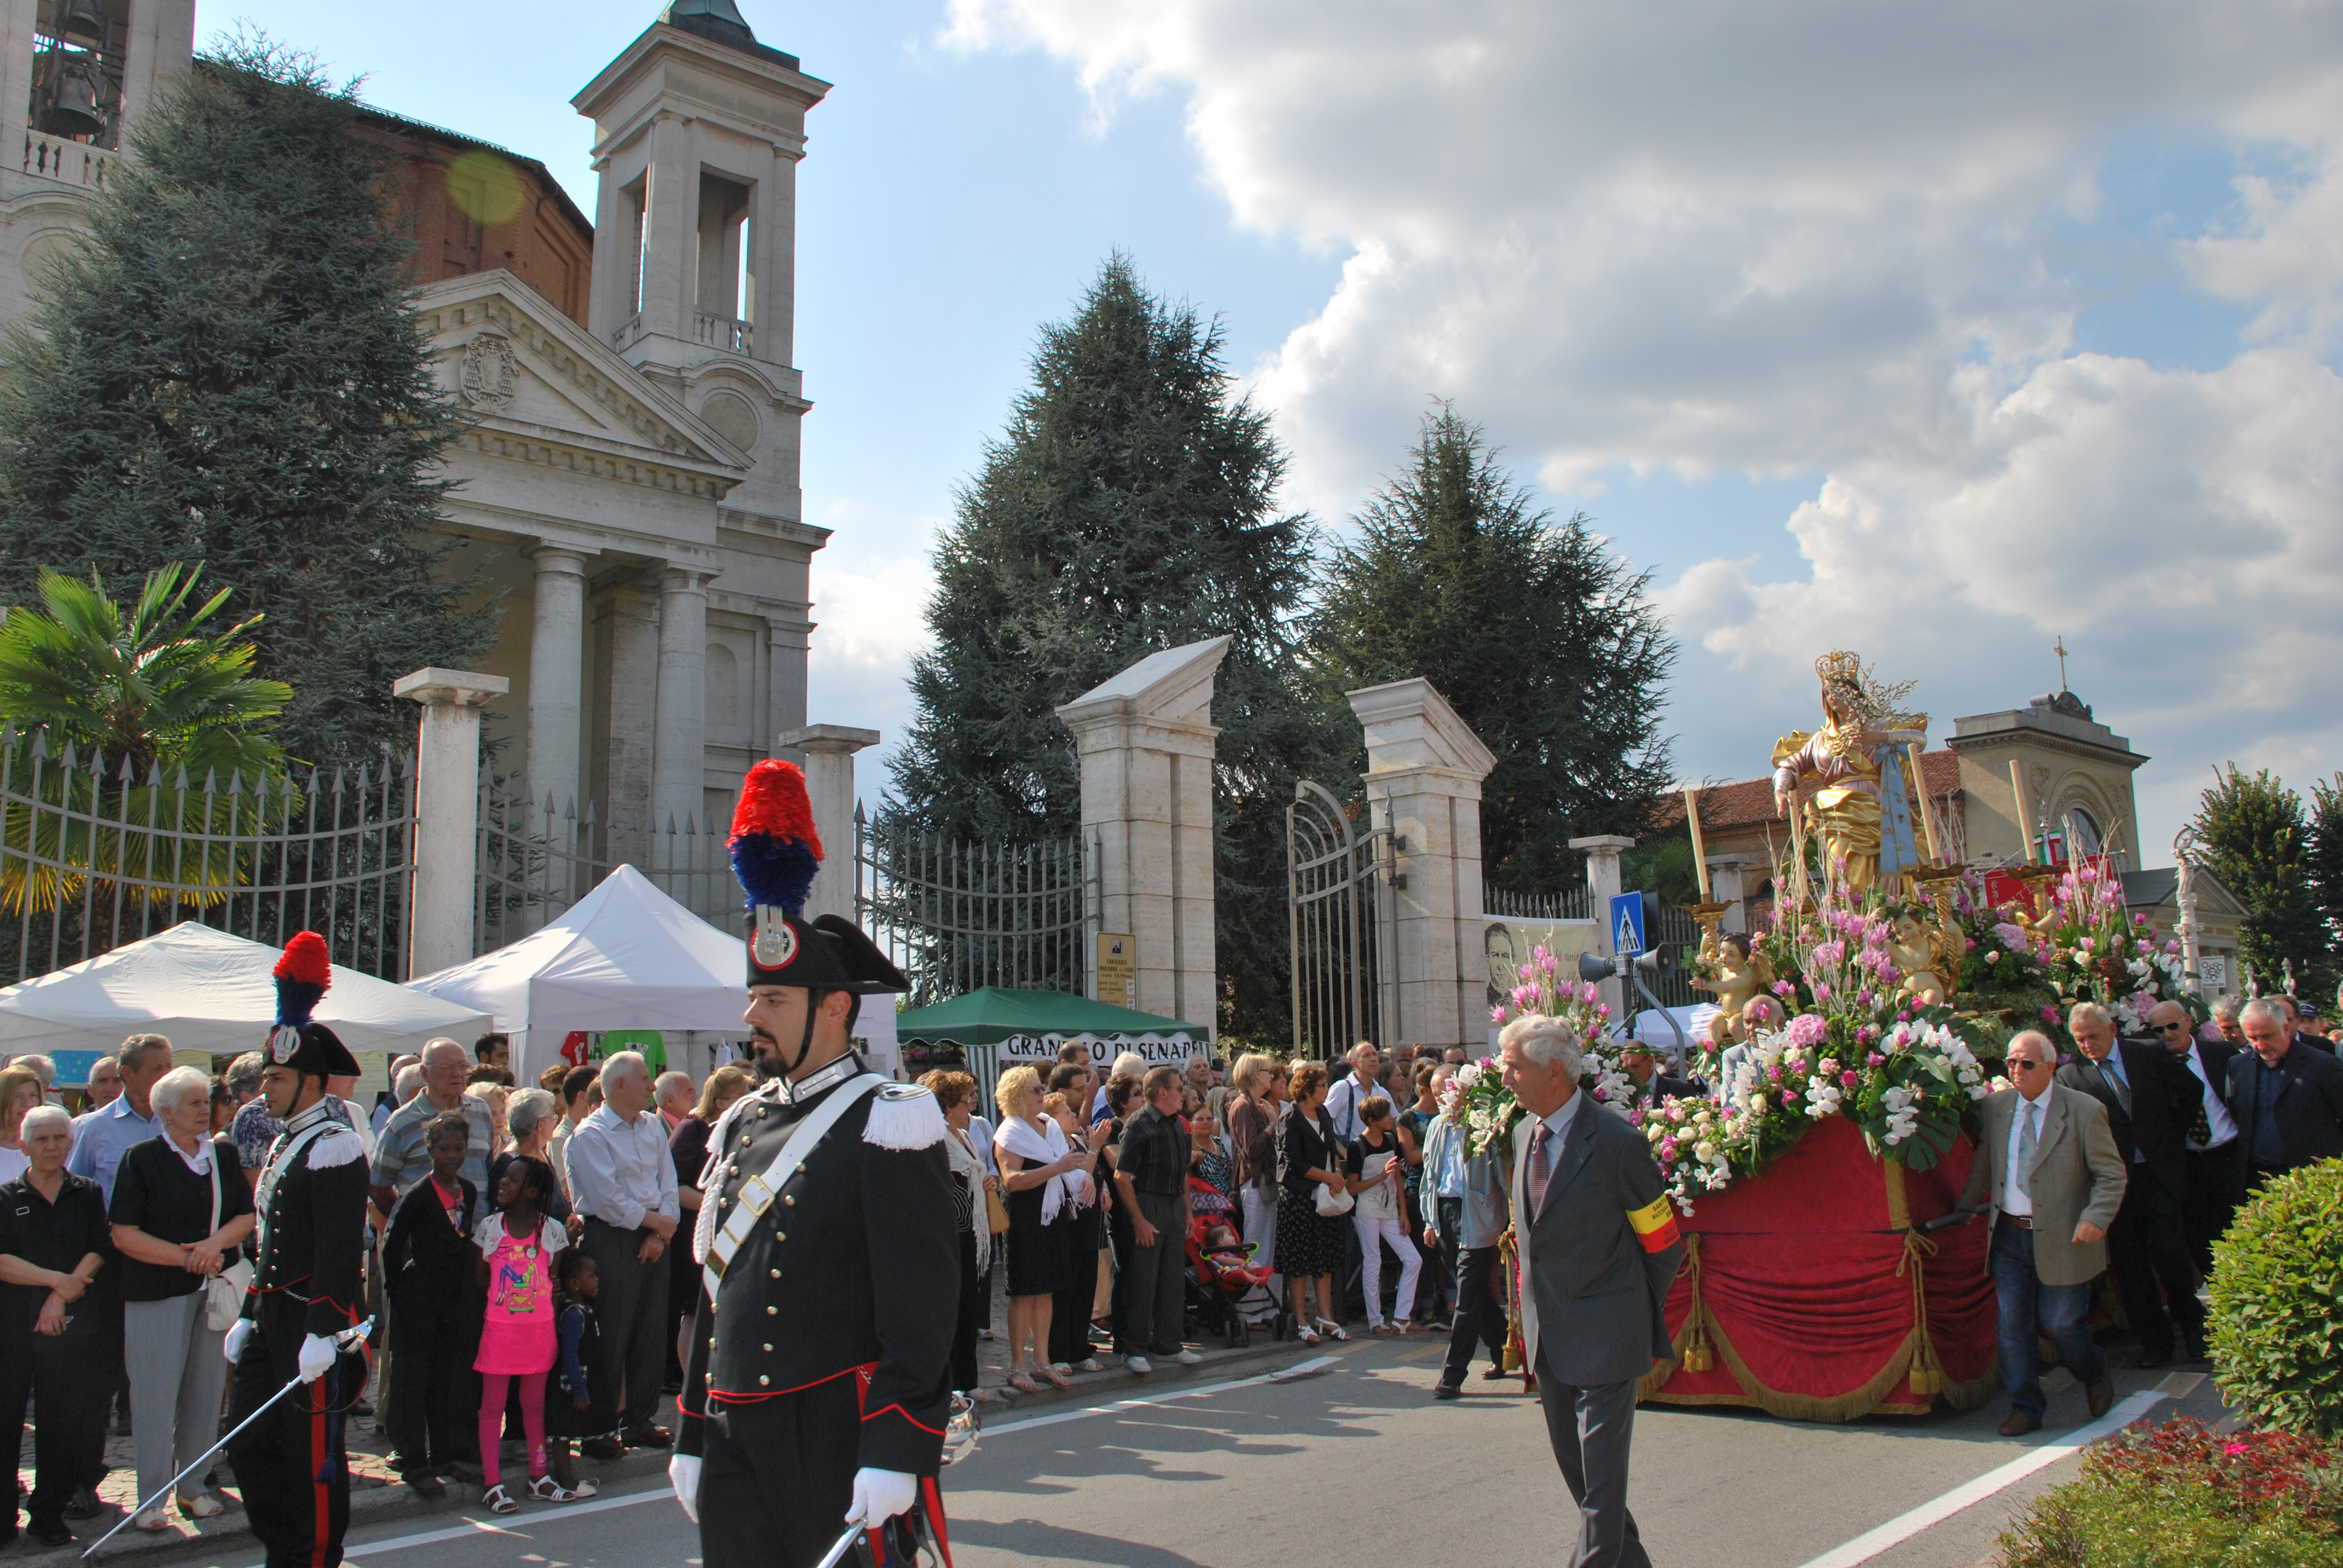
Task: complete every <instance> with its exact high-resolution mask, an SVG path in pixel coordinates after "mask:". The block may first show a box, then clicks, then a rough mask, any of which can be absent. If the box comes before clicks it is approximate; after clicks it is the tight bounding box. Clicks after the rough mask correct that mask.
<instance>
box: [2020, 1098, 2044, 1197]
mask: <svg viewBox="0 0 2343 1568" xmlns="http://www.w3.org/2000/svg"><path fill="white" fill-rule="evenodd" d="M2041 1116H2042V1107H2041V1106H2040V1104H2038V1103H2036V1102H2035V1101H2027V1102H2026V1115H2025V1122H2026V1125H2025V1126H2023V1127H2021V1128H2019V1129H2018V1131H2017V1190H2018V1191H2020V1192H2023V1193H2025V1194H2026V1201H2027V1202H2029V1203H2030V1202H2032V1201H2034V1140H2035V1136H2036V1131H2038V1130H2037V1127H2036V1123H2037V1122H2038V1121H2040V1120H2041Z"/></svg>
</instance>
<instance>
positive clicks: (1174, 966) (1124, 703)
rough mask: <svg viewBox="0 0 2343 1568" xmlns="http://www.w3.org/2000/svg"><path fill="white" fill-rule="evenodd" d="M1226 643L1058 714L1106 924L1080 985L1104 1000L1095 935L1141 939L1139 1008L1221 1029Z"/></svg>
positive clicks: (1087, 952) (1125, 675) (1171, 657)
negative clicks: (1216, 937) (1215, 801)
mask: <svg viewBox="0 0 2343 1568" xmlns="http://www.w3.org/2000/svg"><path fill="white" fill-rule="evenodd" d="M1230 641H1231V639H1230V638H1225V637H1216V638H1211V639H1209V640H1207V641H1204V642H1192V643H1190V644H1188V645H1187V646H1186V647H1185V648H1167V649H1165V650H1164V651H1163V652H1161V653H1158V654H1152V655H1150V656H1149V657H1148V658H1142V659H1141V660H1140V661H1139V662H1138V663H1137V664H1134V665H1132V666H1131V668H1129V669H1126V670H1124V671H1123V672H1122V673H1121V675H1118V676H1116V677H1115V678H1113V679H1111V680H1109V681H1107V682H1105V683H1104V684H1102V685H1101V686H1098V687H1096V688H1094V689H1091V690H1090V691H1086V692H1084V693H1083V694H1082V695H1081V696H1080V697H1077V698H1076V699H1073V700H1072V701H1071V702H1069V703H1067V704H1065V705H1064V706H1063V707H1061V708H1060V709H1058V718H1059V719H1061V721H1062V722H1063V723H1064V724H1065V726H1066V728H1067V729H1070V730H1071V731H1072V732H1073V737H1074V750H1075V754H1076V756H1077V757H1078V758H1079V759H1081V769H1082V854H1083V856H1084V859H1085V864H1086V866H1088V865H1089V863H1090V860H1091V856H1092V855H1093V853H1095V856H1096V864H1095V869H1093V870H1091V875H1094V876H1095V877H1096V878H1097V879H1098V885H1099V909H1098V915H1099V923H1098V924H1097V925H1096V926H1094V927H1093V928H1092V930H1091V931H1090V932H1086V933H1085V935H1084V940H1083V948H1084V954H1083V959H1082V971H1083V976H1084V987H1083V989H1084V990H1086V991H1087V992H1088V993H1089V994H1090V995H1091V996H1096V995H1097V994H1098V948H1097V944H1096V942H1095V941H1094V940H1091V938H1092V937H1094V936H1095V934H1096V932H1098V931H1101V930H1104V931H1121V932H1124V933H1127V934H1129V935H1131V936H1133V937H1136V938H1137V939H1138V940H1139V1010H1140V1011H1141V1012H1151V1013H1156V1014H1159V1015H1161V1016H1163V1017H1167V1018H1176V1019H1178V1020H1181V1021H1182V1022H1183V1023H1185V1024H1188V1025H1189V1026H1190V1027H1192V1028H1193V1029H1197V1030H1202V1031H1204V1032H1205V1033H1207V1034H1208V1035H1209V1034H1212V1033H1213V1032H1214V1031H1215V1030H1217V1028H1218V1022H1217V1011H1218V1010H1217V1004H1216V997H1217V994H1218V993H1217V980H1218V968H1217V963H1216V955H1215V952H1214V950H1213V934H1212V753H1213V744H1214V742H1215V741H1217V740H1218V739H1219V738H1220V733H1221V732H1220V731H1219V730H1218V729H1215V728H1213V726H1212V678H1213V675H1214V674H1215V672H1217V671H1218V670H1219V668H1220V667H1221V659H1222V657H1223V656H1225V655H1226V654H1227V653H1228V651H1229V643H1230Z"/></svg>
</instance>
